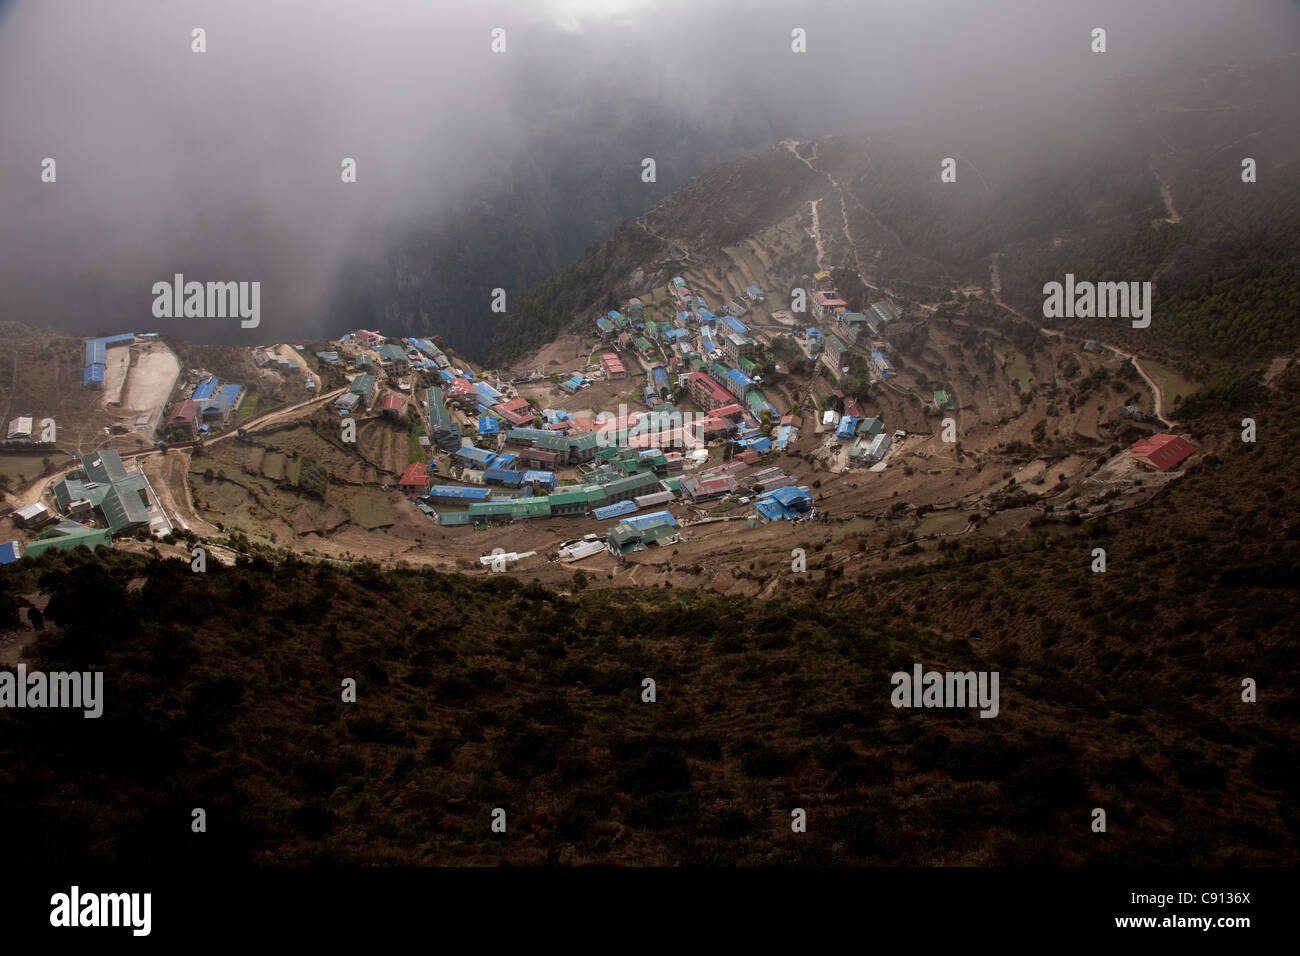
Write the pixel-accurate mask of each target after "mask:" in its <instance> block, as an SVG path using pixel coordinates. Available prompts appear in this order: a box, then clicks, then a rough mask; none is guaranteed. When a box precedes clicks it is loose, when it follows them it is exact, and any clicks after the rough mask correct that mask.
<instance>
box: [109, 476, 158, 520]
mask: <svg viewBox="0 0 1300 956" xmlns="http://www.w3.org/2000/svg"><path fill="white" fill-rule="evenodd" d="M143 477H144V476H143V475H142V476H141V478H142V479H143ZM141 487H143V485H142V486H141ZM99 507H100V510H102V511H103V512H104V520H105V521H107V522H108V528H109V530H110V531H112V532H113V534H119V533H121V532H122V531H127V530H130V529H132V528H134V527H136V526H139V525H142V524H143V525H147V524H148V523H149V509H148V508H147V507H145V503H144V501H142V500H141V498H140V490H139V489H137V488H133V487H127V482H122V483H119V484H118V485H115V486H114V487H113V488H112V489H111V490H110V491H109V493H108V494H107V495H105V496H104V500H103V502H102V503H101V504H100V506H99Z"/></svg>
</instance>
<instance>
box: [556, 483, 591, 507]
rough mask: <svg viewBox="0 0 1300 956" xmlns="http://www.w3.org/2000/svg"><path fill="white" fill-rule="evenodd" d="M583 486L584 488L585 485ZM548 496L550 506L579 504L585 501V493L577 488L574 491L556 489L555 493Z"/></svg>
mask: <svg viewBox="0 0 1300 956" xmlns="http://www.w3.org/2000/svg"><path fill="white" fill-rule="evenodd" d="M583 487H584V488H585V487H586V486H583ZM548 497H549V498H550V502H551V507H552V508H554V507H556V506H563V505H581V504H586V503H587V493H586V491H585V490H583V489H578V490H576V491H557V492H556V493H555V494H553V495H549V496H548Z"/></svg>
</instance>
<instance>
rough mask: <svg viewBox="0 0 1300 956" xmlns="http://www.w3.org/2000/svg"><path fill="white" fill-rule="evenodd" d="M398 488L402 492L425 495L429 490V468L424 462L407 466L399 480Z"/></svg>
mask: <svg viewBox="0 0 1300 956" xmlns="http://www.w3.org/2000/svg"><path fill="white" fill-rule="evenodd" d="M397 487H398V488H400V489H401V490H402V491H405V492H411V493H415V494H423V493H424V492H426V491H428V489H429V466H428V465H426V464H425V463H424V462H422V461H417V462H415V463H414V464H410V465H407V466H406V471H404V472H402V477H401V478H399V479H397Z"/></svg>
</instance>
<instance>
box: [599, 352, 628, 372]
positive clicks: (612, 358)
mask: <svg viewBox="0 0 1300 956" xmlns="http://www.w3.org/2000/svg"><path fill="white" fill-rule="evenodd" d="M600 364H601V366H602V367H603V368H604V369H605V377H606V378H627V366H625V365H624V364H623V360H622V359H620V358H619V357H618V356H617V355H615V354H614V353H612V352H606V353H605V354H604V355H602V356H601V357H600Z"/></svg>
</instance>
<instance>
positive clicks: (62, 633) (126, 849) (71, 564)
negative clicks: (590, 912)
mask: <svg viewBox="0 0 1300 956" xmlns="http://www.w3.org/2000/svg"><path fill="white" fill-rule="evenodd" d="M1297 412H1300V375H1298V374H1297V370H1296V368H1295V367H1294V366H1293V367H1292V368H1290V369H1289V370H1288V371H1287V372H1286V373H1285V374H1283V375H1282V376H1281V377H1280V378H1278V379H1277V380H1275V381H1274V382H1273V384H1272V385H1268V386H1265V385H1250V386H1248V387H1243V388H1240V389H1238V390H1237V391H1235V392H1234V393H1233V394H1232V395H1231V396H1222V397H1216V398H1214V399H1213V400H1202V401H1200V402H1193V403H1190V404H1189V405H1188V407H1187V408H1186V409H1185V412H1184V413H1185V414H1186V415H1187V416H1188V417H1189V420H1194V424H1195V426H1196V428H1197V429H1198V430H1199V431H1201V432H1203V433H1205V434H1209V435H1211V436H1217V437H1214V438H1213V439H1212V441H1211V442H1210V444H1209V445H1207V449H1206V451H1207V454H1206V455H1205V458H1204V462H1203V463H1202V464H1200V465H1198V466H1195V467H1193V468H1192V470H1191V473H1190V474H1189V475H1188V476H1186V477H1185V478H1183V479H1182V480H1180V481H1178V482H1175V483H1173V484H1172V485H1170V486H1168V487H1167V488H1166V489H1165V490H1164V491H1163V492H1161V494H1160V495H1158V496H1157V497H1155V498H1154V500H1153V501H1151V502H1150V503H1149V504H1148V505H1146V506H1143V507H1141V508H1138V509H1134V510H1130V511H1125V512H1122V513H1117V514H1111V515H1106V516H1104V517H1102V518H1099V519H1097V520H1096V521H1093V522H1089V523H1088V524H1087V525H1086V526H1085V539H1080V538H1078V537H1077V536H1068V537H1067V536H1065V535H1061V534H1057V533H1053V532H1052V531H1051V530H1050V525H1043V526H1038V527H1033V528H1031V529H1029V530H1027V531H1026V532H1025V533H1024V534H1022V535H1020V536H1019V537H1016V538H1013V539H1008V540H1006V541H1005V542H998V543H984V544H981V545H979V546H978V547H966V546H963V545H962V544H961V543H960V541H956V542H952V543H948V544H945V545H942V546H939V547H937V548H930V547H929V546H926V547H922V548H916V549H904V550H903V551H901V552H900V553H899V555H898V564H897V566H896V567H895V568H894V569H893V570H890V571H886V572H883V573H876V574H873V573H869V572H856V573H855V571H854V569H853V565H852V563H850V564H849V565H847V566H842V565H835V566H831V565H828V564H826V563H825V562H822V561H819V560H818V557H817V556H816V555H815V554H811V555H810V562H809V571H808V573H807V574H803V575H796V574H792V575H791V577H790V581H789V583H788V585H786V586H783V587H782V588H781V589H780V590H779V592H778V593H777V594H776V595H775V596H774V597H772V598H770V599H762V600H750V599H741V598H731V597H725V596H721V595H718V594H715V593H712V592H708V591H700V590H682V589H674V588H670V587H661V588H651V589H612V588H611V589H600V590H592V589H589V588H586V587H584V585H585V584H586V583H587V582H586V580H585V575H583V574H581V573H575V576H574V581H573V584H572V587H571V589H570V591H569V592H568V593H557V592H555V591H553V590H549V589H547V588H544V587H542V586H540V585H538V584H536V583H528V582H526V581H523V580H519V579H518V578H517V577H515V576H512V575H508V574H507V575H499V576H497V575H488V576H484V577H475V578H470V577H465V576H462V575H454V574H451V575H449V574H438V573H424V572H418V571H411V570H388V571H385V570H381V569H379V568H377V567H374V566H367V565H363V566H360V567H355V568H349V569H343V568H338V567H332V566H329V565H327V564H313V563H309V562H305V561H303V560H301V559H299V558H297V557H294V556H291V555H283V556H280V555H271V556H267V555H259V556H257V557H254V558H251V559H245V560H243V561H241V562H240V564H239V565H238V566H236V567H232V568H224V567H221V566H219V565H215V564H214V565H212V566H210V567H209V570H208V571H207V572H206V573H203V574H195V573H192V572H191V571H190V569H189V566H188V565H187V564H185V563H183V562H179V561H168V560H156V559H155V560H151V559H149V558H148V557H145V556H139V555H131V554H126V553H121V552H115V553H111V554H107V555H106V554H104V553H103V552H101V553H100V554H98V555H95V556H92V555H90V554H89V553H87V552H85V551H81V550H79V551H76V552H69V553H54V552H52V553H49V554H47V555H44V556H42V557H40V558H37V559H35V560H27V561H23V562H20V563H17V564H11V565H7V566H5V567H3V568H0V627H2V628H4V629H12V628H16V627H23V626H25V625H24V623H23V622H24V619H26V620H27V621H29V622H30V623H29V625H26V626H34V627H37V628H39V629H40V630H41V631H42V635H41V636H40V637H39V639H38V641H37V643H36V645H35V651H36V653H35V656H34V657H33V658H32V659H30V660H28V661H26V663H27V665H28V667H29V668H35V667H42V668H44V669H46V670H82V669H88V668H94V669H102V670H103V671H104V673H105V678H106V679H105V687H106V695H105V697H106V699H105V704H104V715H103V716H102V717H100V718H98V719H93V720H86V719H83V718H82V717H81V715H80V714H79V713H75V712H68V711H56V710H25V711H17V710H12V709H6V710H4V711H0V756H2V757H3V759H2V760H0V788H2V790H3V792H4V793H5V795H6V804H7V807H8V809H9V812H10V814H11V815H12V817H13V819H15V820H21V821H22V823H23V825H22V826H20V827H16V828H14V831H13V832H12V833H11V834H10V835H9V837H8V840H7V846H8V850H9V857H8V858H9V860H10V862H11V863H14V864H17V865H24V864H38V863H43V864H53V863H76V864H81V863H85V862H91V861H113V862H117V863H143V862H145V861H148V862H149V863H150V864H155V865H156V864H160V863H165V862H167V861H174V862H177V863H182V862H183V863H184V864H186V865H189V866H193V865H203V864H220V863H239V864H244V863H254V864H265V865H299V864H308V863H342V864H499V863H504V862H510V863H534V864H544V863H547V864H584V863H634V862H635V863H657V864H672V863H703V864H752V863H778V864H808V865H814V864H815V865H826V864H836V863H841V864H900V863H901V864H915V865H928V864H942V863H991V864H997V863H1005V864H1017V865H1019V864H1045V863H1051V864H1156V865H1160V864H1180V865H1189V864H1190V865H1195V864H1209V863H1216V864H1228V865H1234V864H1272V865H1290V864H1294V863H1295V862H1296V860H1297V857H1298V856H1300V854H1298V853H1297V850H1298V849H1300V799H1298V788H1300V771H1298V770H1297V768H1300V743H1297V741H1296V738H1295V734H1294V726H1295V718H1296V715H1297V708H1298V707H1300V696H1297V692H1296V687H1297V686H1300V684H1298V683H1297V678H1298V677H1300V674H1297V665H1298V664H1300V650H1297V648H1296V646H1295V644H1294V634H1295V632H1296V626H1297V610H1298V605H1300V598H1298V597H1297V593H1296V591H1295V590H1294V587H1293V582H1294V581H1295V579H1296V576H1297V573H1300V544H1298V542H1300V525H1298V524H1297V522H1296V516H1295V511H1294V509H1293V508H1292V507H1290V506H1289V504H1288V501H1289V498H1288V495H1289V491H1288V489H1290V488H1293V487H1295V485H1296V483H1297V481H1300V473H1298V472H1300V463H1298V462H1297V459H1296V457H1295V455H1294V448H1295V447H1296V443H1297V442H1298V441H1300V424H1298V423H1300V415H1298V414H1297ZM1245 416H1250V417H1253V418H1255V419H1256V421H1257V423H1258V430H1259V439H1258V441H1257V442H1256V443H1254V444H1250V443H1244V442H1242V441H1241V440H1240V437H1239V428H1238V423H1239V422H1240V421H1241V419H1242V418H1243V417H1245ZM954 544H955V546H954ZM1096 546H1101V547H1104V548H1106V550H1107V553H1108V556H1109V566H1108V569H1107V571H1106V572H1105V573H1103V574H1094V573H1091V572H1090V571H1089V564H1090V562H1091V560H1092V557H1091V548H1092V547H1096ZM909 552H910V553H909ZM40 592H45V593H47V594H49V595H50V597H49V603H48V605H47V606H46V608H45V611H44V613H43V614H40V613H36V614H33V612H32V608H31V604H32V599H33V598H34V597H35V596H36V595H37V594H39V593H40ZM916 662H919V663H922V664H923V665H924V666H925V667H926V668H934V669H938V670H958V669H961V670H965V669H974V670H996V671H999V672H1000V675H1001V704H1000V712H999V715H998V716H997V717H996V718H993V719H983V718H980V717H978V716H977V715H976V714H975V713H974V712H973V711H961V710H957V711H952V710H948V711H932V710H897V709H894V708H893V707H891V706H890V704H889V695H890V691H891V685H890V679H889V677H890V674H891V673H892V672H894V671H898V670H904V671H907V670H910V669H911V667H912V665H913V663H916ZM646 677H651V678H653V679H654V680H655V681H656V684H657V691H658V700H657V702H655V703H644V702H642V700H641V697H640V694H641V688H642V681H643V679H644V678H646ZM345 678H353V679H355V680H356V681H357V687H358V690H357V699H356V702H355V703H344V702H342V700H341V686H342V681H343V680H344V679H345ZM1246 678H1251V679H1253V680H1255V681H1257V682H1258V686H1259V699H1258V703H1246V702H1243V700H1242V696H1241V694H1242V681H1243V680H1244V679H1246ZM195 807H202V808H204V809H205V810H206V811H207V820H208V830H207V833H206V834H196V833H192V832H191V831H190V821H191V810H192V809H193V808H195ZM495 807H502V808H505V809H506V811H507V815H508V829H507V832H506V833H505V834H493V833H492V832H491V831H490V829H489V826H488V820H489V815H490V814H491V811H492V809H493V808H495ZM796 807H801V808H804V809H805V810H806V811H807V813H808V821H809V823H808V831H807V833H805V834H794V833H792V832H791V829H790V812H791V810H792V809H793V808H796ZM1095 807H1102V808H1104V809H1106V811H1107V814H1108V821H1109V822H1108V829H1107V832H1106V833H1105V834H1096V833H1093V832H1092V831H1091V829H1090V822H1091V816H1090V815H1091V812H1092V809H1093V808H1095Z"/></svg>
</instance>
